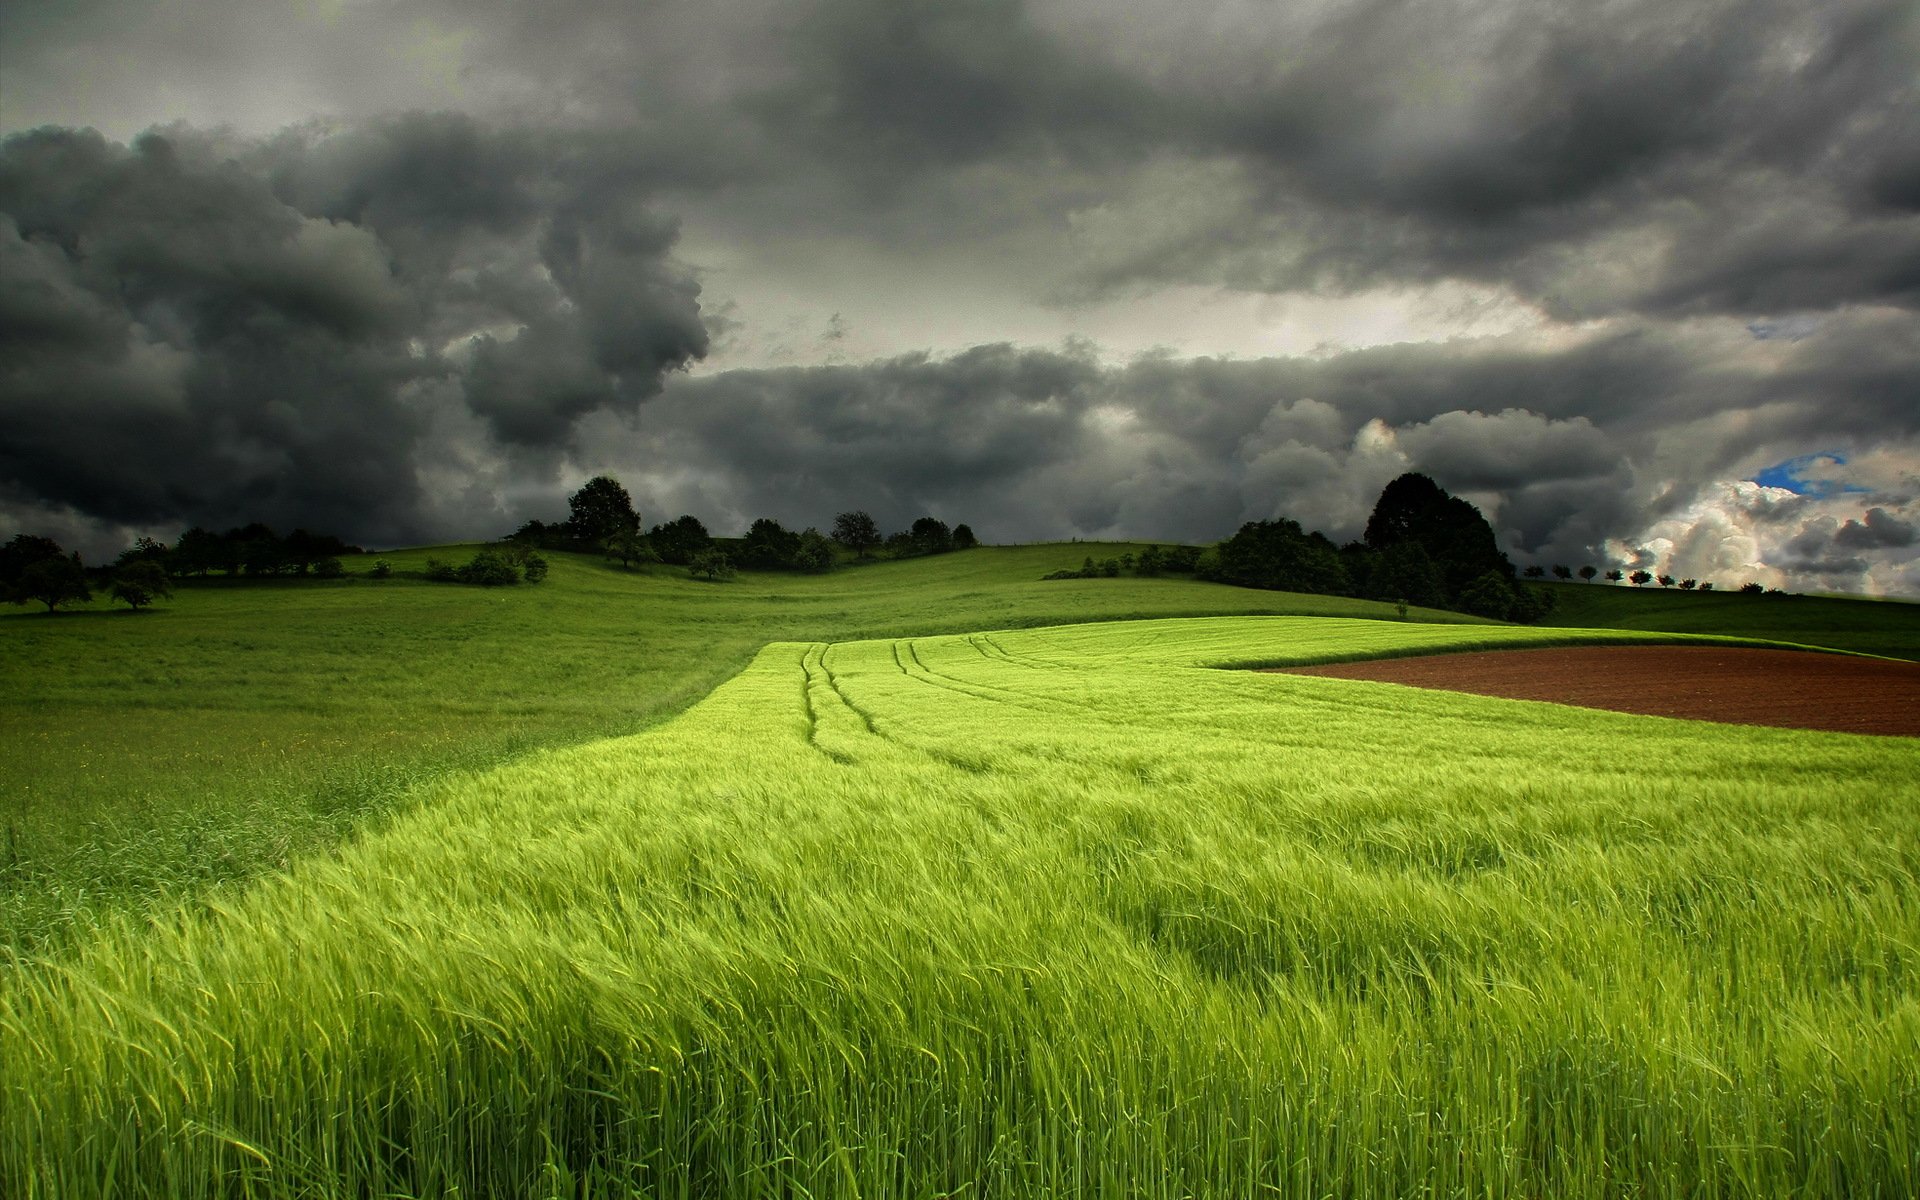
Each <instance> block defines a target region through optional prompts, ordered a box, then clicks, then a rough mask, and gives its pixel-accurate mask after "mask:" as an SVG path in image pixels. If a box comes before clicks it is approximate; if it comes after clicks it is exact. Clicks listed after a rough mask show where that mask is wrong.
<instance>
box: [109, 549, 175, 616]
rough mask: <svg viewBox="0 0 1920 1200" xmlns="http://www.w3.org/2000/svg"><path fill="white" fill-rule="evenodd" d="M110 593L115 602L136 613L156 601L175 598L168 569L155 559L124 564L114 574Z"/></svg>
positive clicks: (135, 560) (137, 559) (136, 560)
mask: <svg viewBox="0 0 1920 1200" xmlns="http://www.w3.org/2000/svg"><path fill="white" fill-rule="evenodd" d="M109 591H110V594H111V595H112V596H113V598H114V599H115V600H118V601H120V602H121V603H123V604H125V605H126V606H127V607H128V608H130V609H132V610H133V611H134V612H139V611H140V610H141V609H143V608H146V607H147V606H149V605H151V604H152V603H153V602H154V601H155V600H161V599H168V600H170V599H172V598H173V585H172V583H171V582H170V581H169V580H168V579H167V571H166V568H165V567H162V566H161V565H160V561H159V560H158V559H155V558H136V559H134V560H133V561H132V562H123V563H122V564H121V566H120V567H119V569H118V570H116V571H115V572H114V576H113V584H112V586H111V588H110V589H109Z"/></svg>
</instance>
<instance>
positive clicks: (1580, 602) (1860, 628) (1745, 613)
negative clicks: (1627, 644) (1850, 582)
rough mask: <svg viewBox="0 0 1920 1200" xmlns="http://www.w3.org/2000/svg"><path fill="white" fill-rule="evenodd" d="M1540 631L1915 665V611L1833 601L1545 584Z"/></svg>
mask: <svg viewBox="0 0 1920 1200" xmlns="http://www.w3.org/2000/svg"><path fill="white" fill-rule="evenodd" d="M1536 586H1543V587H1544V588H1545V589H1546V590H1547V591H1548V592H1549V593H1550V594H1551V595H1552V596H1553V598H1554V609H1553V612H1551V613H1549V614H1548V615H1547V618H1546V620H1545V621H1544V622H1542V624H1546V625H1557V626H1563V627H1574V628H1594V627H1602V628H1610V629H1642V630H1649V631H1651V630H1661V631H1665V632H1670V633H1738V634H1740V635H1742V636H1745V637H1755V638H1770V639H1772V640H1774V641H1781V642H1793V643H1797V644H1800V645H1807V646H1824V647H1828V648H1831V649H1835V650H1849V651H1852V652H1853V653H1856V654H1877V655H1879V656H1881V657H1883V658H1905V659H1920V604H1909V603H1903V602H1900V601H1880V602H1870V601H1866V600H1859V599H1843V598H1840V597H1835V596H1798V595H1792V596H1789V595H1779V596H1768V595H1759V596H1751V595H1746V594H1743V593H1741V592H1738V591H1725V592H1717V591H1716V592H1698V591H1695V592H1683V591H1680V590H1678V589H1674V588H1660V587H1642V588H1636V587H1632V586H1630V585H1627V584H1606V583H1546V584H1541V585H1536Z"/></svg>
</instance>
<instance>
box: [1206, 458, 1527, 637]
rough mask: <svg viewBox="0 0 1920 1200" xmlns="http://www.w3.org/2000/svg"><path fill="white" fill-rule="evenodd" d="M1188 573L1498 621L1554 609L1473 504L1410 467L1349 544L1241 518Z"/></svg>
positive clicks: (1290, 524)
mask: <svg viewBox="0 0 1920 1200" xmlns="http://www.w3.org/2000/svg"><path fill="white" fill-rule="evenodd" d="M1195 574H1196V575H1197V576H1198V577H1199V578H1202V579H1212V580H1217V581H1219V582H1222V583H1233V584H1239V585H1241V586H1242V587H1258V588H1273V589H1276V590H1280V591H1288V592H1313V593H1319V594H1322V595H1330V596H1354V597H1358V598H1361V599H1368V600H1385V601H1387V602H1389V603H1394V604H1400V605H1417V606H1419V607H1421V608H1445V609H1453V610H1456V611H1459V612H1465V613H1471V614H1473V615H1475V616H1482V617H1492V618H1494V619H1496V620H1501V621H1519V622H1531V621H1537V620H1539V619H1540V618H1541V617H1544V616H1545V615H1546V614H1547V613H1548V612H1549V611H1551V610H1552V607H1553V599H1552V595H1551V594H1550V593H1547V592H1544V591H1541V590H1540V589H1538V588H1531V587H1528V586H1526V585H1525V584H1523V583H1521V582H1520V581H1519V579H1518V578H1517V572H1516V571H1515V570H1514V566H1513V562H1512V560H1510V559H1509V558H1508V557H1507V556H1506V555H1505V554H1504V553H1502V552H1501V550H1500V547H1499V544H1498V541H1497V540H1496V539H1495V537H1494V533H1493V527H1492V526H1491V525H1489V524H1487V519H1486V518H1485V517H1484V516H1482V515H1481V514H1480V510H1479V509H1477V508H1475V507H1474V506H1473V505H1472V504H1469V503H1468V502H1467V501H1465V500H1462V499H1460V498H1459V497H1457V496H1454V495H1451V494H1450V493H1448V492H1447V491H1446V490H1445V489H1444V488H1442V487H1441V486H1440V485H1439V484H1437V483H1435V482H1434V481H1433V480H1432V479H1431V478H1429V477H1428V476H1426V475H1422V474H1419V473H1418V472H1408V473H1407V474H1405V475H1402V476H1400V477H1399V478H1398V479H1395V480H1394V481H1392V482H1391V483H1389V484H1387V486H1386V487H1385V488H1384V489H1383V490H1382V491H1381V493H1380V498H1379V500H1378V501H1376V502H1375V504H1374V507H1373V513H1372V515H1371V516H1369V517H1368V519H1367V527H1366V531H1365V533H1364V534H1363V535H1362V537H1361V538H1360V539H1359V540H1357V541H1353V542H1349V543H1347V544H1346V545H1344V546H1340V545H1335V544H1334V542H1333V540H1332V539H1331V538H1329V537H1327V536H1326V535H1325V534H1323V533H1321V532H1319V531H1318V530H1313V531H1308V530H1306V529H1303V528H1302V527H1301V525H1300V523H1299V522H1298V521H1294V520H1290V519H1288V518H1285V517H1280V518H1276V519H1275V520H1271V521H1249V522H1248V523H1246V524H1245V525H1242V526H1241V527H1240V529H1239V530H1238V532H1236V533H1235V534H1234V535H1233V536H1232V537H1230V538H1228V539H1227V540H1226V541H1224V542H1221V543H1220V544H1219V545H1218V546H1217V547H1215V548H1214V549H1213V550H1211V551H1209V552H1207V553H1205V554H1202V555H1201V557H1200V561H1199V564H1198V566H1197V568H1196V570H1195Z"/></svg>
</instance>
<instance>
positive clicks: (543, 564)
mask: <svg viewBox="0 0 1920 1200" xmlns="http://www.w3.org/2000/svg"><path fill="white" fill-rule="evenodd" d="M520 571H521V574H522V575H524V576H525V577H526V580H527V582H528V583H539V582H541V581H542V580H544V579H546V577H547V560H546V559H544V558H541V557H540V556H539V555H538V554H529V555H527V560H526V562H525V563H524V564H523V565H522V566H521V568H520Z"/></svg>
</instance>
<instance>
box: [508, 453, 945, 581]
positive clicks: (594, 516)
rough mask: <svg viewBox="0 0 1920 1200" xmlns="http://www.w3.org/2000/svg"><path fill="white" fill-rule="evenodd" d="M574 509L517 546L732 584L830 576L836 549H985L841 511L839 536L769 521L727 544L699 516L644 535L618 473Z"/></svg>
mask: <svg viewBox="0 0 1920 1200" xmlns="http://www.w3.org/2000/svg"><path fill="white" fill-rule="evenodd" d="M567 507H568V509H569V515H568V517H567V519H566V520H565V521H562V522H557V523H554V524H548V523H546V522H542V521H537V520H536V521H528V522H526V523H525V524H524V525H522V526H521V527H520V528H519V529H518V530H516V531H515V532H514V534H513V536H512V538H511V539H510V540H511V541H513V542H516V543H519V544H522V545H526V546H538V547H543V548H546V549H552V550H571V551H576V552H582V553H598V554H604V555H606V556H607V557H608V558H611V559H615V560H617V561H618V562H619V563H620V564H621V565H622V566H634V565H636V564H638V565H644V564H647V563H656V562H658V563H667V564H670V565H672V566H678V567H686V568H687V569H688V571H689V573H690V574H692V575H694V576H696V577H697V578H703V579H710V580H721V579H728V578H731V577H732V575H733V572H734V570H735V569H736V568H739V567H750V568H752V569H754V570H758V571H805V572H811V573H818V572H822V571H830V570H832V569H833V568H834V567H835V566H837V565H838V564H839V562H840V554H839V553H838V552H837V551H836V550H835V546H836V545H837V546H839V547H842V548H844V549H845V550H846V551H847V552H848V553H850V554H851V555H852V556H853V558H854V559H856V560H858V561H867V560H870V559H872V558H874V557H875V556H876V552H884V553H885V554H886V556H887V557H889V558H912V557H915V556H918V555H923V554H944V553H946V552H948V551H952V550H965V549H968V548H970V547H972V546H976V545H978V544H979V540H978V539H977V538H975V537H974V534H973V530H972V529H971V528H969V527H967V526H965V525H956V526H954V527H952V528H951V529H949V528H948V527H947V525H946V523H945V522H944V521H940V520H937V519H935V518H933V517H921V518H920V519H919V520H917V521H915V522H914V523H913V524H912V525H911V526H910V527H909V528H907V529H904V530H901V531H900V532H898V533H895V534H892V535H891V536H886V537H883V536H881V533H880V527H879V525H878V524H877V523H876V522H875V521H874V519H873V518H872V517H871V516H869V515H868V514H867V513H864V512H844V513H841V514H840V515H839V516H838V517H836V518H834V523H833V532H832V533H831V534H823V533H821V532H820V531H819V530H818V529H815V528H812V527H808V528H806V529H802V530H798V531H795V530H791V529H788V528H786V527H785V526H783V525H782V524H780V522H779V521H776V520H774V519H773V518H771V517H761V518H760V519H758V520H756V521H755V522H754V523H753V524H752V525H751V526H749V527H748V529H747V533H746V536H745V537H742V538H737V539H728V540H726V542H725V544H724V545H723V543H722V541H721V540H720V539H716V538H714V537H713V535H712V534H710V533H708V532H707V527H706V526H705V525H704V524H702V523H701V521H700V519H699V518H698V517H695V516H693V515H691V514H687V515H683V516H680V517H676V518H675V519H674V520H672V521H668V522H665V523H664V524H660V525H655V526H653V527H652V528H651V529H647V530H645V532H642V522H641V519H640V514H639V513H638V512H637V511H636V510H635V509H634V507H633V498H632V497H631V496H630V495H628V493H627V489H626V488H624V487H622V486H621V484H620V482H619V480H617V479H615V478H613V477H612V476H611V475H598V476H595V477H594V478H593V479H590V480H588V481H587V483H586V484H585V485H584V486H582V487H581V488H580V490H579V491H577V492H575V493H574V494H573V495H572V496H571V497H569V498H568V500H567Z"/></svg>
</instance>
